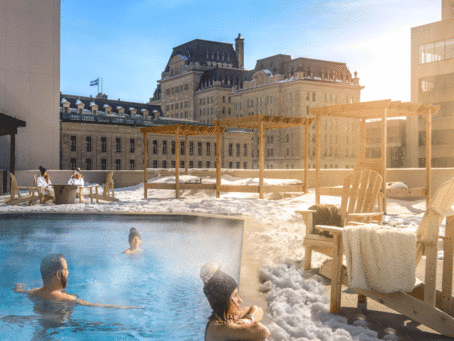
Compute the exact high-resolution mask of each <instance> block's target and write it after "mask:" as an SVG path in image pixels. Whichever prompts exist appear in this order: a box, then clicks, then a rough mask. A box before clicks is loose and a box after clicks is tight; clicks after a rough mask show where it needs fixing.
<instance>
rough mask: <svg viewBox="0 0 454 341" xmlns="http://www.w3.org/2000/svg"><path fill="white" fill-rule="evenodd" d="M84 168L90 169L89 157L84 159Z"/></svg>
mask: <svg viewBox="0 0 454 341" xmlns="http://www.w3.org/2000/svg"><path fill="white" fill-rule="evenodd" d="M85 169H86V170H91V159H86V160H85Z"/></svg>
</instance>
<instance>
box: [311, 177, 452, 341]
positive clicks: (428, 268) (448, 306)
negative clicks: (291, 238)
mask: <svg viewBox="0 0 454 341" xmlns="http://www.w3.org/2000/svg"><path fill="white" fill-rule="evenodd" d="M453 203H454V178H453V179H451V180H450V181H447V182H445V183H444V184H443V185H441V186H440V187H439V188H438V190H437V191H436V192H435V194H434V196H433V197H432V200H431V203H430V206H429V208H428V209H427V210H426V212H425V214H424V216H423V218H422V220H421V223H420V224H419V226H418V229H417V230H416V241H417V247H416V260H415V261H416V265H418V263H419V262H420V260H421V258H422V256H423V254H424V253H425V255H426V261H425V275H424V282H419V283H418V284H417V285H415V286H414V289H413V290H412V291H411V292H394V293H383V292H379V291H377V290H372V289H371V290H358V289H354V288H353V289H354V290H355V291H357V292H358V294H359V295H361V296H362V297H364V298H365V297H369V298H372V299H374V300H376V301H378V302H379V303H381V304H384V305H386V306H388V307H389V308H391V309H393V310H395V311H397V312H399V313H401V314H403V315H406V316H408V317H409V318H411V319H412V320H414V321H416V322H418V323H420V324H423V325H426V326H428V327H430V328H432V329H434V330H436V331H437V332H439V333H441V334H443V335H447V336H450V337H454V318H453V316H454V304H453V303H454V297H453V296H452V289H453V264H454V256H453V255H454V211H453V210H452V209H451V206H452V204H453ZM444 218H446V232H445V236H444V237H442V236H439V229H440V224H441V222H442V221H443V219H444ZM316 228H317V229H319V230H321V231H327V232H329V233H331V234H333V235H334V240H335V243H334V244H335V250H334V258H333V259H330V260H327V261H326V262H325V263H324V264H323V265H322V267H321V268H320V274H322V275H323V276H326V277H328V278H331V302H330V310H331V312H339V311H340V306H341V294H342V291H341V285H342V284H344V285H346V286H349V283H348V276H347V268H346V266H345V265H343V252H344V250H343V240H342V232H343V230H342V229H340V228H336V227H332V226H316ZM440 239H441V240H443V249H444V260H443V262H442V263H443V267H442V269H443V273H442V280H441V283H442V285H441V291H440V290H437V289H436V280H437V263H438V260H437V258H438V257H437V255H438V248H439V245H440V243H439V240H440ZM364 271H366V272H367V269H364ZM411 285H412V284H410V286H411ZM363 303H364V305H365V306H367V303H366V300H365V299H364V300H363Z"/></svg>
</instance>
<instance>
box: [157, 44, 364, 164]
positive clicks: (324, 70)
mask: <svg viewBox="0 0 454 341" xmlns="http://www.w3.org/2000/svg"><path fill="white" fill-rule="evenodd" d="M362 88H363V87H362V86H360V85H359V78H357V77H356V75H355V76H354V77H352V74H351V72H350V71H349V70H348V68H347V66H346V64H345V63H337V62H328V61H322V60H314V59H307V58H296V59H292V58H291V57H290V56H288V55H282V54H279V55H276V56H271V57H267V58H264V59H260V60H258V61H257V63H256V67H255V69H253V70H245V69H244V39H243V37H241V35H238V37H237V38H236V39H235V49H234V47H233V45H232V44H228V43H220V42H213V41H206V40H200V39H196V40H192V41H190V42H188V43H185V44H183V45H180V46H177V47H175V48H174V49H173V51H172V55H171V56H170V59H169V62H168V64H167V66H166V67H165V69H164V72H163V73H162V75H161V79H160V80H158V86H157V88H156V90H155V92H154V95H153V97H152V98H151V99H150V103H151V104H155V105H160V106H161V108H162V111H163V114H164V116H165V117H166V118H174V119H175V118H179V119H186V118H188V119H194V120H195V121H197V122H200V123H204V124H210V123H212V122H213V121H214V120H218V119H224V118H232V117H241V116H247V115H257V114H267V115H285V116H296V117H302V116H310V110H309V108H310V107H314V106H323V105H333V104H341V103H353V102H359V101H360V91H361V89H362ZM324 120H325V121H324V122H323V125H322V127H323V130H324V134H323V138H324V141H323V142H325V146H326V148H325V150H324V152H322V167H323V168H343V167H352V166H353V165H354V159H355V157H356V156H357V155H358V153H359V123H358V122H356V121H355V120H350V119H335V118H334V119H333V118H326V119H324ZM303 130H304V128H302V127H298V128H291V129H277V130H272V131H269V132H267V137H266V142H267V143H266V151H265V152H266V154H265V167H266V168H302V167H303V166H304V135H303ZM310 134H311V136H310V137H311V140H312V141H313V142H312V145H311V149H310V155H309V156H310V161H309V163H310V164H309V166H310V167H315V146H314V143H315V131H314V127H311V133H310ZM252 141H253V146H252V151H251V152H252V166H253V168H258V136H257V135H256V134H254V137H253V139H252Z"/></svg>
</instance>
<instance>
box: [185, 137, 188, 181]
mask: <svg viewBox="0 0 454 341" xmlns="http://www.w3.org/2000/svg"><path fill="white" fill-rule="evenodd" d="M188 139H189V138H188V136H185V137H184V174H185V175H188V174H189V168H188V167H189V166H188V164H189V161H188V160H189V155H188V154H189V146H188V145H189V142H188Z"/></svg>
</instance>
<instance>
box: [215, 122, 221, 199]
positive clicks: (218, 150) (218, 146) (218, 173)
mask: <svg viewBox="0 0 454 341" xmlns="http://www.w3.org/2000/svg"><path fill="white" fill-rule="evenodd" d="M218 128H219V130H217V131H216V198H219V197H220V196H221V192H220V191H219V186H221V149H222V148H221V143H222V140H221V137H222V133H221V130H220V129H221V127H220V126H218Z"/></svg>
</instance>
